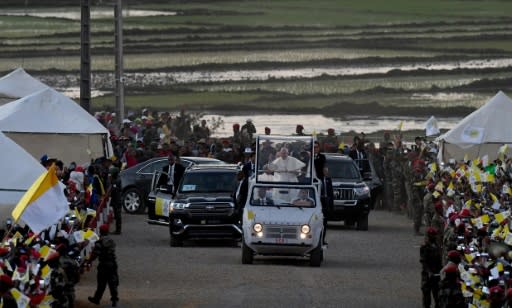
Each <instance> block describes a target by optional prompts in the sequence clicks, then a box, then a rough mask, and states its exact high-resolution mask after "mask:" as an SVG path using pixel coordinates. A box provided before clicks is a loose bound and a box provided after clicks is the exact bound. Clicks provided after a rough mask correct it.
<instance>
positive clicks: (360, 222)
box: [357, 213, 368, 231]
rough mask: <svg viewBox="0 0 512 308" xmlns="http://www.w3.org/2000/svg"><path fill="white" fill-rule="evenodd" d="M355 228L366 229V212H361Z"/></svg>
mask: <svg viewBox="0 0 512 308" xmlns="http://www.w3.org/2000/svg"><path fill="white" fill-rule="evenodd" d="M357 230H362V231H368V213H366V214H361V216H360V217H359V219H358V220H357Z"/></svg>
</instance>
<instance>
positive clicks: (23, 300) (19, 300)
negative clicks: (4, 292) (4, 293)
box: [11, 288, 30, 308]
mask: <svg viewBox="0 0 512 308" xmlns="http://www.w3.org/2000/svg"><path fill="white" fill-rule="evenodd" d="M11 294H12V297H14V300H16V304H18V307H20V308H25V307H29V304H30V297H28V296H26V295H25V294H23V293H21V291H20V290H18V289H16V288H12V289H11Z"/></svg>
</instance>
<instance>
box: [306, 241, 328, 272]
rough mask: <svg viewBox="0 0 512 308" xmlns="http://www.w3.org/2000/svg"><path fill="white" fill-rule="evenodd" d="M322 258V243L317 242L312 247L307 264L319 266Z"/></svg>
mask: <svg viewBox="0 0 512 308" xmlns="http://www.w3.org/2000/svg"><path fill="white" fill-rule="evenodd" d="M323 259H324V251H323V249H322V244H321V243H320V242H319V243H318V246H316V248H315V249H313V250H312V251H311V253H310V256H309V265H310V266H313V267H319V266H320V265H321V264H322V260H323Z"/></svg>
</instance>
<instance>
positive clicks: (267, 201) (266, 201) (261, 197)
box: [253, 188, 274, 205]
mask: <svg viewBox="0 0 512 308" xmlns="http://www.w3.org/2000/svg"><path fill="white" fill-rule="evenodd" d="M253 203H254V204H258V205H274V200H272V199H271V198H269V197H267V190H266V189H265V188H258V196H257V197H256V198H254V200H253Z"/></svg>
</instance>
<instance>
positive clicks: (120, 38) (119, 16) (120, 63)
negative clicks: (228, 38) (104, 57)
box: [114, 0, 124, 127]
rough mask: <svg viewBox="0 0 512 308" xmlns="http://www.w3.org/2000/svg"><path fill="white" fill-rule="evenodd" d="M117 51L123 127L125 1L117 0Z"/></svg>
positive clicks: (118, 106) (118, 97) (119, 110)
mask: <svg viewBox="0 0 512 308" xmlns="http://www.w3.org/2000/svg"><path fill="white" fill-rule="evenodd" d="M114 17H115V22H116V26H115V53H116V61H115V62H116V63H115V66H116V73H115V78H116V113H117V116H116V120H117V123H116V124H117V127H121V123H122V121H123V119H124V76H123V74H124V72H123V70H124V68H123V3H122V0H116V4H115V9H114Z"/></svg>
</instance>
